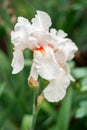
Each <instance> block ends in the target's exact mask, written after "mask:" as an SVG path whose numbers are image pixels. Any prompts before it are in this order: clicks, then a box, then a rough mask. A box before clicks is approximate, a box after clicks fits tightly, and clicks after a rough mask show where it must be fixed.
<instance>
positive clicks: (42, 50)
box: [34, 46, 45, 53]
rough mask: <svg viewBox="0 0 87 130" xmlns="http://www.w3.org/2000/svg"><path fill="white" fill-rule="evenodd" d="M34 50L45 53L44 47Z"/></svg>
mask: <svg viewBox="0 0 87 130" xmlns="http://www.w3.org/2000/svg"><path fill="white" fill-rule="evenodd" d="M34 50H37V51H40V52H42V53H43V52H45V50H44V47H42V46H40V47H39V48H35V49H34Z"/></svg>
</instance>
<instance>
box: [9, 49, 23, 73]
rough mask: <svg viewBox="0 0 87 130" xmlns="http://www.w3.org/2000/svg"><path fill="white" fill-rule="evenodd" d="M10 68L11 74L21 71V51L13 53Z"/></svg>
mask: <svg viewBox="0 0 87 130" xmlns="http://www.w3.org/2000/svg"><path fill="white" fill-rule="evenodd" d="M11 66H12V67H13V71H12V74H17V73H19V72H20V71H21V70H22V69H23V67H24V57H23V53H22V51H15V52H14V53H13V60H12V64H11Z"/></svg>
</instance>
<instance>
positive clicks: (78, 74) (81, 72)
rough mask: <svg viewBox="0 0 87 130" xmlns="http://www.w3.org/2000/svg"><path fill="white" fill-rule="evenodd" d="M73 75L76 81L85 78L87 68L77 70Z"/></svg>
mask: <svg viewBox="0 0 87 130" xmlns="http://www.w3.org/2000/svg"><path fill="white" fill-rule="evenodd" d="M72 73H73V75H74V77H75V78H76V79H79V78H83V77H86V76H87V68H86V67H84V68H76V69H74V70H73V72H72Z"/></svg>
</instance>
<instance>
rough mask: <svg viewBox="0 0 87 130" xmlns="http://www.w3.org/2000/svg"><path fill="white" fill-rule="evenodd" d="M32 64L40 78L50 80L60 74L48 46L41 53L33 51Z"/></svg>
mask: <svg viewBox="0 0 87 130" xmlns="http://www.w3.org/2000/svg"><path fill="white" fill-rule="evenodd" d="M34 62H35V67H36V69H37V72H38V74H39V75H40V76H41V77H42V78H45V79H47V80H52V79H54V78H56V75H57V74H58V73H60V67H59V65H58V63H57V61H56V59H55V56H54V53H53V50H52V49H51V48H50V47H49V46H48V47H44V48H43V50H42V51H39V50H35V52H34Z"/></svg>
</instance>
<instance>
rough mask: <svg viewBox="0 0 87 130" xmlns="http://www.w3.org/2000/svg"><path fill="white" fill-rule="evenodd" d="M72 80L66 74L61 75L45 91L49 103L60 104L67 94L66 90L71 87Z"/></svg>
mask: <svg viewBox="0 0 87 130" xmlns="http://www.w3.org/2000/svg"><path fill="white" fill-rule="evenodd" d="M69 83H70V80H69V78H68V77H67V75H66V74H64V73H61V74H59V75H58V76H56V78H55V79H54V80H52V81H50V82H49V84H48V86H47V87H46V88H45V89H44V91H43V93H44V96H45V98H46V99H47V100H48V101H49V102H58V101H60V100H62V99H63V97H64V96H65V94H66V88H67V86H69Z"/></svg>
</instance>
